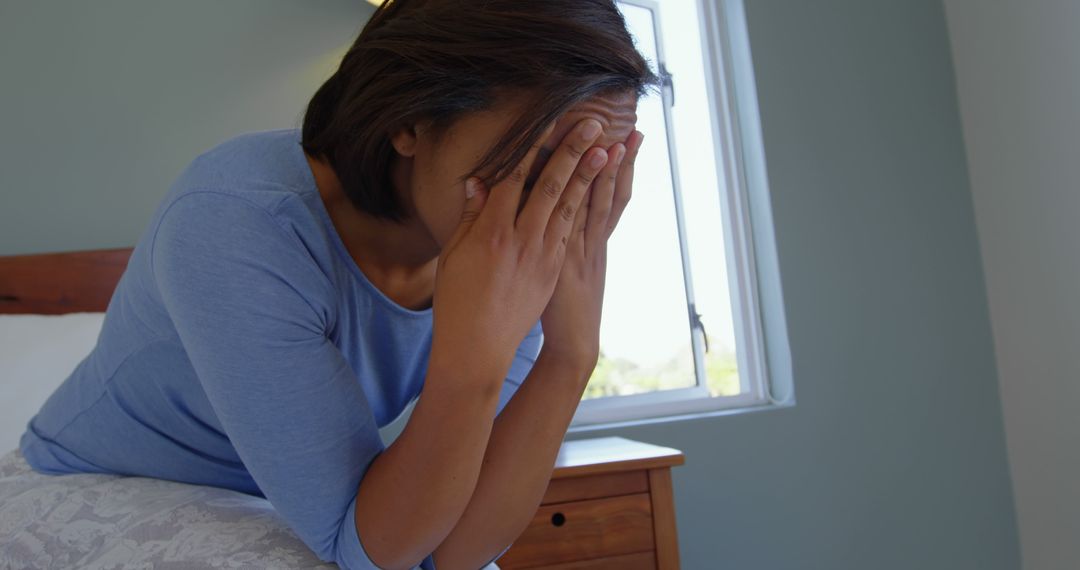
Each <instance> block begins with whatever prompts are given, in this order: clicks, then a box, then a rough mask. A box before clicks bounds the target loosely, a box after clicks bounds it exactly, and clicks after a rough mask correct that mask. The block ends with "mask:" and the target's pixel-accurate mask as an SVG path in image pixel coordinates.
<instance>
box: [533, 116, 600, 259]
mask: <svg viewBox="0 0 1080 570" xmlns="http://www.w3.org/2000/svg"><path fill="white" fill-rule="evenodd" d="M600 132H601V126H600V123H599V122H598V121H596V120H595V119H586V120H584V121H581V122H580V123H578V124H577V125H576V126H575V127H574V129H573V130H571V131H570V133H568V134H567V135H566V136H565V137H563V140H562V142H560V143H559V148H557V149H555V152H554V153H553V154H552V155H551V159H550V160H549V161H548V163H547V164H546V165H544V169H543V170H542V171H541V172H540V176H539V177H538V178H537V179H536V184H535V185H534V186H533V190H532V192H531V193H530V195H529V200H528V202H527V203H526V204H525V208H524V209H522V211H521V214H520V215H518V218H517V224H516V227H517V229H518V230H519V231H521V232H522V234H523V235H524V236H526V238H527V239H537V241H540V238H542V239H543V240H544V241H545V242H547V233H548V230H553V231H556V232H561V234H560V235H557V236H555V239H557V240H561V239H562V238H564V237H566V235H567V234H569V232H570V227H571V223H572V222H573V220H574V214H575V212H577V207H578V204H580V202H581V197H582V196H584V195H585V190H586V189H588V187H589V184H591V183H592V178H593V176H595V175H596V172H597V171H598V170H599V169H600V167H601V166H603V159H602V158H601V159H597V156H598V155H605V156H606V153H605V152H604V150H603V149H595V150H593V151H591V152H590V155H589V156H585V154H586V151H588V150H589V147H591V146H592V144H593V141H595V140H596V138H597V137H599V136H600ZM582 158H584V159H585V160H582ZM595 160H600V162H599V164H596V163H594V162H593V161H595ZM582 166H584V167H585V168H584V169H582V168H581V167H582ZM567 190H569V192H567ZM553 212H555V213H554V214H553Z"/></svg>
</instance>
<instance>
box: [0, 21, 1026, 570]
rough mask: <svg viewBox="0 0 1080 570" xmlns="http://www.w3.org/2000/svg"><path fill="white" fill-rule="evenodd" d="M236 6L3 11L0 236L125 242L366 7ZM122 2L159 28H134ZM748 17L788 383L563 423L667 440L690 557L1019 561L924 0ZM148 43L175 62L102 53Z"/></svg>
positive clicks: (966, 222)
mask: <svg viewBox="0 0 1080 570" xmlns="http://www.w3.org/2000/svg"><path fill="white" fill-rule="evenodd" d="M254 5H255V4H254V2H248V3H243V4H237V3H230V4H227V5H220V6H219V5H218V4H216V3H211V2H208V1H203V2H199V3H197V4H193V3H190V2H189V3H183V4H180V3H174V4H170V5H169V6H168V7H156V8H149V7H141V6H142V5H141V4H138V3H135V2H131V3H128V5H126V7H125V9H123V10H122V9H120V5H119V4H116V3H113V4H108V5H95V7H94V9H93V10H92V11H91V10H89V9H85V13H83V11H82V10H80V9H78V8H75V7H65V9H64V10H59V9H58V10H56V11H55V13H51V12H49V11H48V10H49V9H48V8H46V7H42V6H38V5H37V4H28V5H25V6H24V5H20V6H19V7H18V9H13V8H10V7H9V8H7V9H6V11H7V12H8V13H7V14H5V17H4V18H0V22H3V23H0V38H3V39H0V41H2V42H5V43H4V44H3V45H0V48H2V49H0V65H2V66H3V68H4V69H5V70H6V73H5V76H6V77H5V81H6V82H7V81H12V80H13V78H14V84H16V85H18V86H19V89H18V90H17V91H16V93H17V94H18V97H19V100H18V101H17V102H12V101H11V100H10V99H5V100H3V101H0V103H2V104H0V122H3V124H15V125H16V126H20V125H21V126H20V127H19V130H18V131H15V132H18V133H19V135H18V136H15V135H11V134H9V132H8V131H5V134H4V136H3V142H2V144H3V145H5V146H4V147H3V148H2V149H0V151H2V152H0V176H2V177H3V178H0V184H3V187H4V188H5V190H4V192H5V194H4V197H5V203H6V204H7V205H8V207H7V208H5V210H4V213H3V214H0V215H2V216H3V218H2V219H0V232H3V233H2V234H0V235H2V236H3V237H2V238H0V240H2V241H0V243H2V246H3V249H4V250H5V251H4V252H3V253H15V252H31V251H44V250H54V249H70V248H74V247H80V248H81V247H86V248H92V247H106V246H119V245H128V244H131V243H133V242H134V240H135V238H136V237H137V235H138V233H139V231H140V230H141V228H142V224H143V223H145V221H146V220H147V216H148V212H149V210H150V208H151V207H152V205H153V204H154V203H155V199H156V198H157V197H158V196H160V195H161V194H162V193H163V192H164V189H165V186H166V184H167V181H168V180H170V179H171V177H172V176H173V175H174V174H175V172H177V171H178V170H179V168H181V167H182V165H183V164H185V163H186V161H187V160H190V158H191V156H193V154H194V153H195V152H196V151H197V150H199V149H201V148H204V147H205V146H207V145H209V144H211V143H213V142H215V141H216V140H218V139H220V138H222V137H224V136H226V135H228V134H231V133H232V132H234V131H238V130H243V129H247V128H256V127H258V128H271V127H276V126H287V125H289V124H291V123H292V122H293V121H294V120H295V118H296V116H297V113H299V111H300V110H301V102H302V101H303V99H304V97H303V94H304V93H306V90H309V89H311V88H312V86H313V85H314V83H307V84H304V85H299V86H296V87H295V88H294V87H292V86H291V85H285V84H284V79H283V78H284V77H286V76H285V75H283V73H284V72H281V71H280V69H281V66H282V65H285V64H283V63H282V61H285V62H288V65H287V66H288V67H289V68H291V69H296V70H300V69H307V66H309V65H312V64H313V63H314V62H316V61H317V60H318V59H319V58H320V57H321V55H320V54H322V53H325V52H327V51H330V50H332V49H333V47H334V46H336V45H338V44H339V42H341V41H344V40H346V39H347V38H348V36H349V35H350V34H351V33H353V30H354V28H355V27H356V26H357V25H358V24H359V22H360V20H361V18H360V15H359V14H358V13H356V12H355V11H354V10H353V9H350V8H346V7H344V6H343V4H342V3H339V4H334V5H326V6H323V5H322V4H320V10H319V11H317V12H310V13H302V12H301V9H300V8H299V5H298V4H297V5H296V6H297V7H295V8H294V7H293V5H292V4H290V3H287V2H282V1H278V2H274V3H269V4H268V3H260V4H259V8H260V10H259V12H258V16H257V17H254V16H252V18H254V20H249V19H248V14H249V13H252V12H253V6H254ZM136 8H137V9H136ZM72 10H79V14H77V16H69V15H68V14H69V12H70V11H72ZM147 11H148V12H147ZM209 12H212V16H213V17H212V18H211V17H208V15H207V13H209ZM142 13H150V16H146V17H147V18H150V17H151V16H152V18H151V19H153V21H155V22H158V24H157V25H158V27H159V28H161V29H160V30H156V31H154V32H153V33H151V32H145V33H142V34H141V35H139V36H138V37H135V36H134V34H135V32H132V31H131V30H132V28H138V27H139V25H140V24H139V22H140V21H142V20H140V18H142V16H139V17H136V16H137V15H138V14H142ZM747 14H748V18H749V25H750V40H751V47H752V49H753V60H754V65H755V68H756V73H757V80H758V92H759V95H760V98H761V112H762V120H763V127H764V133H763V134H764V145H765V151H766V155H767V156H768V160H769V163H768V174H769V177H770V180H771V187H772V195H771V201H772V207H773V212H772V214H773V217H774V219H775V223H776V246H777V250H776V254H777V260H778V262H779V269H780V274H781V275H782V276H783V291H784V298H783V300H784V303H785V307H786V317H787V323H788V327H789V331H790V345H791V351H792V364H793V370H794V376H795V383H796V390H797V393H798V404H797V405H796V406H795V407H793V408H789V409H783V410H776V411H769V412H760V413H749V414H738V415H727V416H721V417H712V418H706V419H698V420H688V421H679V422H667V423H661V424H651V425H644V426H638V427H633V428H623V429H618V430H608V431H600V432H590V433H575V434H573V435H572V437H586V436H594V435H612V434H615V435H622V436H626V437H631V438H636V439H641V440H645V441H649V442H654V443H657V444H661V445H667V446H672V447H677V448H680V449H682V450H684V451H685V452H686V454H687V458H688V459H687V464H686V465H685V466H683V467H679V468H677V469H676V470H675V472H674V480H675V490H676V508H677V511H678V525H679V531H680V547H681V554H682V559H683V567H684V568H687V569H688V570H697V569H706V570H710V569H713V568H737V569H755V570H757V569H793V570H794V569H799V570H802V569H829V570H836V569H857V570H862V569H875V570H888V569H904V570H908V569H911V568H919V569H936V568H941V569H949V570H955V569H967V568H970V569H978V570H993V569H1015V568H1017V567H1018V564H1019V562H1018V551H1017V538H1016V527H1015V521H1014V514H1013V508H1012V496H1011V492H1010V482H1009V477H1008V468H1007V464H1006V459H1005V450H1004V443H1003V435H1002V420H1001V411H1000V404H999V399H998V388H997V375H996V370H995V367H994V360H993V346H992V339H991V335H990V326H989V316H988V310H987V299H986V293H985V288H984V284H983V277H982V266H981V263H980V260H979V246H978V243H977V241H976V234H975V223H974V219H973V213H972V205H971V196H970V193H969V190H968V178H967V172H966V167H965V162H964V148H963V144H962V141H961V132H960V126H959V117H958V111H957V103H956V93H955V91H954V88H953V71H952V67H951V62H950V58H949V48H948V40H947V36H946V30H945V19H944V14H943V10H942V6H941V4H940V2H939V1H937V0H873V1H869V0H820V1H818V2H814V3H806V2H794V1H782V0H755V1H752V2H749V5H748V6H747ZM12 16H13V17H14V18H12ZM76 18H78V20H76ZM69 20H73V21H79V22H84V23H85V22H89V23H90V24H92V25H93V26H96V27H95V28H93V29H88V28H87V26H86V25H83V24H80V25H78V26H76V25H75V24H73V23H70V22H69ZM209 20H214V21H216V22H218V23H217V24H214V23H212V22H210V21H209ZM241 21H242V22H244V25H242V26H241V25H240V24H239V23H238V22H241ZM13 22H14V23H13ZM166 24H168V25H167V26H166ZM58 26H59V27H61V28H62V33H58V32H55V31H53V28H55V27H58ZM180 30H182V31H180ZM215 30H216V31H215ZM286 32H287V34H288V39H287V41H285V42H283V43H285V44H286V46H284V47H278V48H276V49H273V51H270V52H268V53H264V54H263V55H257V54H258V52H259V50H260V49H268V50H269V49H272V48H271V46H270V43H271V42H272V41H273V38H274V36H275V35H280V34H283V33H286ZM116 34H119V35H120V36H121V37H127V36H129V35H131V36H132V37H131V38H130V40H128V42H129V43H128V44H125V45H130V46H137V51H139V52H140V53H139V54H135V53H133V52H132V51H131V50H130V49H128V48H123V47H118V46H117V45H115V42H114V40H113V39H112V38H113V37H114V36H115V35H116ZM12 35H14V36H15V37H14V39H13V38H12ZM237 35H240V36H241V37H242V39H237V37H236V36H237ZM170 38H171V39H170ZM166 41H167V42H168V43H163V42H166ZM278 41H280V40H278ZM252 43H254V44H256V45H258V46H260V47H259V48H255V47H252ZM11 46H17V47H18V53H17V54H16V53H13V52H12V51H11V49H10V47H11ZM234 52H237V53H239V54H240V55H237V53H234ZM58 54H66V55H64V56H63V57H61V55H58ZM185 54H186V55H185ZM154 57H166V58H168V60H169V62H170V63H169V67H170V68H171V69H172V70H175V71H176V72H178V73H183V74H186V75H184V77H185V78H186V80H184V81H179V80H172V79H169V77H170V75H169V73H167V72H166V71H167V70H160V71H157V70H151V69H147V68H145V66H137V65H135V64H132V63H125V64H124V65H125V66H128V67H124V68H123V70H121V69H117V66H119V65H120V64H119V63H117V61H121V62H125V61H129V59H130V60H131V61H142V60H145V59H150V60H152V59H153V58H154ZM241 57H245V58H247V59H243V60H241V59H240V58H241ZM241 61H243V62H245V64H244V65H240V62H241ZM46 70H47V71H48V72H46ZM125 70H126V71H125ZM133 71H138V73H139V78H138V79H137V80H133V79H131V78H130V75H131V74H132V73H133ZM298 72H299V71H298ZM57 76H59V77H61V78H58V77H57ZM62 77H71V79H62ZM193 82H194V83H193ZM133 83H134V84H136V85H138V86H140V87H139V89H137V90H134V91H131V90H130V89H124V88H121V87H120V86H121V85H123V86H130V85H131V84H133ZM161 83H165V84H166V85H158V84H161ZM202 83H205V85H202ZM58 86H63V87H64V89H63V90H62V91H60V92H55V91H54V90H55V89H56V88H57V87H58ZM278 89H283V91H282V92H277V90H278ZM271 92H273V95H271ZM5 93H6V90H5ZM3 96H4V97H5V98H9V97H10V95H7V94H5V95H3ZM267 97H270V98H269V99H267ZM83 99H87V100H89V101H91V102H94V104H89V103H87V104H86V105H83V106H79V107H74V105H76V103H77V102H78V101H81V100H83ZM16 103H17V104H16ZM28 116H31V117H36V118H32V119H28V118H27V117H28ZM32 121H39V122H40V123H39V124H40V126H39V127H33V125H34V124H35V123H33V122H32ZM32 127H33V128H32ZM36 130H40V132H42V133H43V134H41V135H36V134H32V133H33V132H35V131H36ZM30 140H32V141H33V142H34V144H27V141H30ZM45 143H48V144H45ZM58 165H63V166H62V167H60V166H58ZM76 182H77V183H76ZM16 211H17V212H18V213H17V214H16V213H13V212H16ZM9 224H16V227H11V226H10V225H9Z"/></svg>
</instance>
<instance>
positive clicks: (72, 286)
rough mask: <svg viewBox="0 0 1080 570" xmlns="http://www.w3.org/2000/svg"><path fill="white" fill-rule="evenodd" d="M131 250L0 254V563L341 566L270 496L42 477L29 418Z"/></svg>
mask: <svg viewBox="0 0 1080 570" xmlns="http://www.w3.org/2000/svg"><path fill="white" fill-rule="evenodd" d="M130 255H131V249H130V248H128V249H110V250H96V251H82V252H65V253H55V254H40V255H19V256H6V257H0V568H3V569H7V568H17V569H23V568H50V569H52V568H100V569H105V568H158V569H168V568H178V569H179V568H184V569H198V568H337V565H336V564H328V563H324V562H322V561H320V560H319V559H318V557H316V556H315V554H314V553H313V552H312V551H311V550H310V549H308V548H307V546H306V545H305V544H304V543H303V542H301V541H300V539H299V538H298V537H297V536H296V535H295V534H294V533H293V532H292V531H291V529H290V528H289V527H288V526H287V525H286V524H285V522H284V520H283V519H282V518H281V517H279V516H278V515H277V513H276V512H275V510H274V509H273V507H272V506H271V504H270V503H269V501H267V500H266V499H262V498H259V497H254V496H251V495H246V494H243V493H239V492H236V491H231V490H228V489H221V488H216V487H207V486H199V485H190V484H185V483H179V482H174V481H165V480H160V479H151V478H146V477H128V476H120V475H102V474H86V473H83V474H71V475H44V474H40V473H37V472H35V471H33V470H32V469H31V468H30V466H29V465H28V464H27V463H26V461H25V459H24V458H23V457H22V454H21V453H20V452H19V450H18V439H19V436H20V435H21V434H22V432H23V430H24V429H25V426H26V422H27V421H29V419H30V418H31V417H32V416H33V415H34V414H35V413H36V412H37V410H38V408H39V407H40V406H41V404H42V403H44V401H45V399H46V398H47V397H48V396H49V394H51V393H52V391H53V390H54V389H55V388H56V387H57V386H58V385H59V384H60V383H61V382H63V380H64V379H65V378H66V377H67V376H68V374H69V373H70V372H71V371H72V370H73V369H74V368H75V366H76V364H78V362H79V361H81V360H82V358H83V357H84V356H85V355H86V354H88V353H89V352H90V350H91V349H92V348H93V346H94V343H95V342H96V340H97V335H98V332H99V331H100V329H101V324H102V322H103V319H104V311H105V309H106V308H107V307H108V303H109V299H110V297H111V296H112V291H113V289H114V287H115V285H116V283H117V281H118V280H119V279H120V276H121V275H122V274H123V272H124V269H125V267H126V266H127V260H128V258H129V257H130Z"/></svg>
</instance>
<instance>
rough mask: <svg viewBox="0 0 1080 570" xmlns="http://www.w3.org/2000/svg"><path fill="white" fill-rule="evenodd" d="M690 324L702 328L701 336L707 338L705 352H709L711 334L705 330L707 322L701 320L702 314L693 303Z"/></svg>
mask: <svg viewBox="0 0 1080 570" xmlns="http://www.w3.org/2000/svg"><path fill="white" fill-rule="evenodd" d="M690 315H691V317H690V326H692V327H694V328H696V329H701V337H702V338H704V339H705V352H706V353H708V352H709V334H708V333H706V332H705V323H704V322H702V320H701V314H700V313H698V312H697V308H696V307H694V305H693V303H691V304H690Z"/></svg>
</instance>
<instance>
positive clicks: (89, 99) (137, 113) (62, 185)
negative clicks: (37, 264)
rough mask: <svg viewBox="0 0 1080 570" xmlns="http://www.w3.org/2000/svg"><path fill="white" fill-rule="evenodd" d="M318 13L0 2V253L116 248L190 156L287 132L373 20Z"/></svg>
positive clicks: (269, 0) (348, 6)
mask: <svg viewBox="0 0 1080 570" xmlns="http://www.w3.org/2000/svg"><path fill="white" fill-rule="evenodd" d="M318 6H319V7H318V9H317V10H313V9H311V8H310V7H309V6H308V4H307V3H301V2H288V1H285V0H264V1H257V0H240V1H232V2H227V3H222V2H212V1H209V0H198V1H194V2H191V1H188V2H169V3H165V2H136V1H132V0H127V1H125V0H101V1H95V2H3V3H0V70H2V72H3V73H2V75H0V85H2V87H0V125H3V128H2V130H0V133H2V135H0V189H2V190H0V192H3V196H4V201H3V206H2V207H0V255H5V254H12V253H36V252H44V251H58V250H73V249H96V248H104V247H130V246H132V245H133V244H134V243H135V241H136V239H137V238H138V236H139V234H141V233H142V230H143V229H144V227H145V224H146V223H148V222H149V220H150V215H151V213H152V212H153V209H154V207H155V206H156V205H157V203H158V201H159V200H160V199H161V197H162V196H163V195H164V194H165V191H166V189H167V188H168V185H169V184H170V183H171V182H172V180H173V178H174V177H175V176H176V175H177V174H178V173H179V172H180V170H181V169H183V167H184V166H186V165H187V163H188V162H189V161H190V160H191V159H192V158H194V157H195V155H196V154H198V153H199V152H202V151H203V150H206V149H207V148H209V147H211V146H213V145H214V144H217V143H218V142H220V141H221V140H223V139H225V138H227V137H229V136H232V135H235V134H238V133H240V132H245V131H252V130H260V129H273V128H287V127H293V126H299V121H300V118H301V116H302V113H303V110H304V106H305V105H306V104H307V101H308V98H310V96H311V94H312V92H313V91H314V90H315V88H316V87H317V86H318V85H319V83H320V82H321V80H322V79H325V77H327V76H329V75H330V73H332V72H333V69H334V67H335V66H336V63H337V61H339V60H340V58H341V54H342V53H344V50H345V49H346V48H348V46H349V44H350V43H351V40H353V39H355V37H356V34H357V33H358V32H359V30H360V27H361V26H362V25H363V24H364V22H365V21H366V20H367V17H368V15H370V14H371V12H372V10H373V9H372V7H371V6H369V5H367V4H366V3H363V2H347V1H345V0H327V1H323V2H319V3H318Z"/></svg>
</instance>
